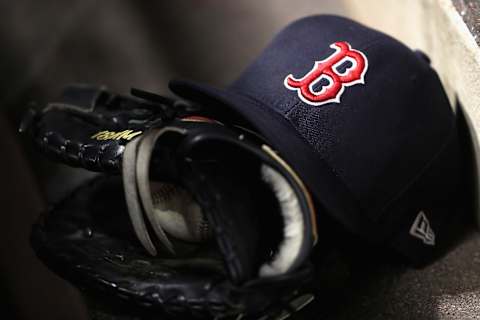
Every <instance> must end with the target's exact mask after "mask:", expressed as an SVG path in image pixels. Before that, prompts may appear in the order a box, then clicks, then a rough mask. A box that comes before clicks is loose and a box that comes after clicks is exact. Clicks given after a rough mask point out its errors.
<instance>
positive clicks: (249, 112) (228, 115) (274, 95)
mask: <svg viewBox="0 0 480 320" xmlns="http://www.w3.org/2000/svg"><path fill="white" fill-rule="evenodd" d="M170 88H171V90H172V91H173V92H174V93H176V94H177V95H179V96H181V97H183V98H185V99H188V100H191V101H194V102H196V103H198V104H201V105H203V106H204V108H205V109H206V112H207V114H209V115H210V116H214V117H216V118H217V119H220V120H223V121H227V122H237V121H238V119H242V120H243V123H244V124H247V125H248V126H250V127H251V128H252V129H254V130H256V131H257V132H259V133H260V134H261V135H263V136H264V137H265V138H266V140H267V141H268V142H269V143H270V144H271V146H273V147H274V148H275V149H276V150H277V151H278V152H279V153H280V154H281V155H282V156H283V157H284V158H285V159H286V160H287V161H288V162H289V163H290V165H291V166H292V167H293V168H294V169H296V171H297V173H298V174H299V175H300V177H301V178H302V179H303V181H304V182H305V184H306V185H307V186H308V188H309V189H310V191H311V193H312V195H313V197H314V199H315V201H316V203H317V204H318V206H319V207H320V208H319V210H318V212H319V214H323V213H326V214H328V215H330V216H331V217H333V218H335V220H336V221H338V222H340V223H341V224H342V225H343V226H344V227H346V229H348V230H349V231H350V232H352V233H353V234H355V235H359V236H362V237H364V238H365V239H367V240H369V241H372V242H373V243H376V244H381V245H385V246H388V247H390V248H394V249H396V250H397V251H398V252H400V253H401V254H403V255H404V256H406V257H407V258H410V259H411V260H412V262H417V263H423V262H428V261H429V260H431V258H432V257H435V256H436V253H437V252H438V249H437V248H438V247H439V243H441V242H442V239H443V238H444V234H445V232H446V228H448V227H447V226H446V223H445V219H446V218H448V216H451V215H452V214H453V213H454V212H455V208H456V206H457V204H458V200H457V197H456V194H457V189H458V185H459V175H460V152H459V146H458V138H457V130H456V121H455V114H454V112H453V111H452V108H451V106H450V104H449V101H448V99H447V96H446V94H445V92H444V90H443V88H442V85H441V83H440V80H439V78H438V76H437V74H436V72H435V71H434V70H433V69H432V68H431V66H430V64H429V61H428V58H427V57H426V56H425V55H424V54H422V53H421V52H418V51H412V50H411V49H409V48H407V47H406V46H405V45H403V44H402V43H400V42H398V41H397V40H395V39H393V38H391V37H389V36H387V35H385V34H383V33H381V32H379V31H376V30H373V29H371V28H368V27H366V26H363V25H361V24H359V23H356V22H354V21H352V20H349V19H346V18H342V17H337V16H327V15H321V16H312V17H307V18H303V19H301V20H298V21H296V22H294V23H292V24H290V25H289V26H287V27H286V28H285V29H283V30H282V31H281V32H280V33H279V34H278V35H277V36H276V37H275V38H274V39H273V41H272V42H271V44H270V45H269V46H268V47H267V48H266V49H265V50H264V51H263V52H262V53H261V55H260V56H259V57H258V58H257V59H256V60H255V61H254V62H253V63H252V64H251V65H250V66H248V67H247V68H246V70H245V71H244V72H243V73H242V74H241V75H240V77H239V78H238V79H237V80H236V81H235V82H233V83H232V84H231V85H230V86H228V87H226V88H221V89H220V88H214V87H211V86H208V85H204V84H198V83H195V82H191V81H172V82H171V83H170ZM321 230H322V226H321V225H320V226H319V232H321Z"/></svg>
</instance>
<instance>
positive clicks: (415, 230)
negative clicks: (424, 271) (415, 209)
mask: <svg viewBox="0 0 480 320" xmlns="http://www.w3.org/2000/svg"><path fill="white" fill-rule="evenodd" d="M410 234H411V235H412V236H414V237H416V238H419V239H421V240H422V241H423V243H425V244H428V245H431V246H434V245H435V233H434V232H433V230H432V228H430V222H429V221H428V219H427V216H426V215H425V213H424V212H423V211H420V212H419V213H418V215H417V217H416V218H415V221H414V222H413V224H412V227H411V228H410Z"/></svg>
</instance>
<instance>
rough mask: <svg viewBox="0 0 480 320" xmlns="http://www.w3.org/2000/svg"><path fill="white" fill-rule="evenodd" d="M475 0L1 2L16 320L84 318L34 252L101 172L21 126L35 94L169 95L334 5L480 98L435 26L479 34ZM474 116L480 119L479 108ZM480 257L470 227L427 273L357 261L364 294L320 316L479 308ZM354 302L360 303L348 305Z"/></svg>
mask: <svg viewBox="0 0 480 320" xmlns="http://www.w3.org/2000/svg"><path fill="white" fill-rule="evenodd" d="M453 5H455V6H456V8H457V9H458V11H459V13H457V11H455V12H454V13H452V12H450V13H444V10H445V8H447V9H451V10H455V9H454V8H455V7H454V6H453ZM475 9H478V1H454V3H453V4H452V2H451V1H450V0H406V1H394V0H388V1H383V0H366V1H360V0H357V1H354V0H351V1H349V0H344V1H334V0H315V1H314V0H297V1H288V0H263V1H256V0H242V1H221V0H196V1H195V0H176V1H162V0H158V1H121V0H103V1H94V0H72V1H65V0H43V1H34V0H16V1H7V0H0V43H1V46H0V75H1V77H0V155H1V157H0V178H1V184H0V204H1V207H0V208H1V209H0V211H1V213H2V220H1V221H0V314H3V315H6V316H5V317H3V316H2V317H3V318H5V319H86V311H85V308H84V306H83V303H82V300H81V298H80V295H79V294H78V292H77V291H76V290H75V289H74V288H72V287H71V286H70V285H69V284H67V283H66V282H64V281H62V280H61V279H59V278H58V277H56V276H55V275H54V274H52V273H50V272H49V271H48V270H47V269H46V268H45V267H44V266H43V265H42V264H41V262H40V261H39V260H37V259H36V257H35V255H34V253H33V252H32V250H31V249H30V246H29V244H28V236H29V232H30V227H31V224H32V223H33V222H34V221H35V219H36V218H37V217H38V215H39V213H40V212H41V211H42V210H45V209H46V208H47V207H48V206H49V204H50V203H54V202H55V201H58V200H59V199H61V198H62V197H64V196H65V195H66V194H67V193H68V192H69V191H70V190H72V188H73V187H75V186H76V185H78V184H79V183H80V182H81V181H83V180H85V179H88V178H89V176H90V175H91V174H89V173H87V172H85V171H82V170H80V169H75V170H74V169H69V168H67V167H64V166H60V165H53V164H51V163H49V162H48V161H47V160H46V159H44V158H43V157H41V156H38V155H36V154H35V152H34V150H32V148H31V146H30V145H29V144H28V141H24V138H23V137H21V136H20V135H19V134H17V128H18V124H19V121H20V119H21V116H22V114H23V112H24V111H25V110H26V108H27V106H28V104H29V102H30V101H32V100H34V101H37V102H39V103H43V102H47V101H49V100H51V99H52V98H53V97H55V96H56V95H58V94H59V92H60V90H61V88H62V87H63V86H64V85H65V84H68V83H94V84H104V85H107V86H108V87H109V88H110V89H112V90H113V91H116V92H119V93H127V92H128V90H129V89H130V87H138V88H143V89H146V90H149V91H153V92H158V93H160V94H168V91H167V83H168V80H170V79H172V78H190V79H195V80H198V81H204V82H208V83H210V84H214V85H218V86H222V85H225V84H227V83H229V82H230V81H232V80H233V79H234V78H235V77H236V76H237V75H238V74H239V73H240V72H241V71H242V69H243V68H244V67H245V66H246V65H247V64H248V62H249V61H251V60H252V59H253V58H254V57H255V56H256V55H257V54H258V53H259V52H260V51H261V50H262V48H263V47H264V46H265V45H266V44H267V43H268V41H269V40H270V39H271V38H272V36H273V35H274V34H275V33H276V32H277V31H278V30H280V29H281V28H282V27H284V26H285V25H286V24H288V23H289V22H291V21H293V20H295V19H297V18H300V17H304V16H307V15H311V14H318V13H334V14H340V15H344V16H350V17H352V18H354V19H357V20H360V21H362V22H364V23H366V24H368V25H370V26H374V27H377V28H379V29H381V30H383V31H385V32H388V33H390V34H393V35H394V36H396V37H399V38H400V39H402V40H403V41H405V42H406V43H407V44H408V45H410V46H412V47H420V48H422V49H424V50H425V51H426V52H427V54H429V55H430V56H432V58H433V63H434V65H435V66H438V68H439V72H440V74H441V76H442V80H443V81H444V84H445V85H446V87H447V89H448V90H449V95H450V97H451V99H452V101H453V100H455V99H457V98H459V99H460V100H461V102H462V103H463V104H464V105H467V106H471V105H474V106H480V104H477V102H478V100H475V99H476V98H475V97H476V95H472V94H470V93H469V92H470V91H469V90H472V91H474V90H476V88H471V87H469V86H465V88H466V89H460V90H458V89H457V88H458V87H461V88H463V84H462V82H461V81H464V80H463V78H461V77H462V76H463V73H462V75H461V76H460V75H458V74H457V73H456V71H455V70H453V69H452V70H453V71H452V70H450V69H449V67H448V66H447V64H446V63H445V60H444V59H445V57H446V56H448V54H446V53H445V52H447V53H448V52H449V54H452V52H455V50H457V47H454V46H453V45H452V47H448V48H444V46H443V44H444V43H445V42H446V41H447V40H448V39H449V38H448V37H447V38H446V39H447V40H445V39H444V37H445V35H444V34H448V33H444V31H443V29H438V26H439V25H442V26H445V28H450V25H449V24H448V23H449V22H448V21H450V20H448V19H447V20H446V19H445V18H444V16H443V15H444V14H446V15H447V16H448V17H450V16H449V15H450V14H455V15H458V17H459V20H458V21H457V20H455V21H456V22H455V23H457V24H461V23H463V22H462V18H461V17H462V16H465V17H466V18H468V19H469V20H468V19H467V20H468V21H467V22H469V24H468V27H470V30H473V31H474V32H476V31H475V27H476V23H475V21H476V20H475V17H478V15H477V16H475ZM462 10H465V12H464V13H463V14H462ZM472 14H473V18H472ZM432 17H433V18H432ZM452 19H456V18H452ZM461 28H464V27H463V26H462V27H461ZM449 30H450V29H449ZM452 30H453V29H452ZM455 30H456V29H455ZM465 30H468V29H467V27H465ZM448 32H450V31H448ZM440 33H441V35H440ZM442 37H443V38H442ZM455 45H457V44H455ZM458 45H459V46H462V45H463V42H461V43H460V44H458ZM458 52H461V50H460V49H458ZM465 59H467V61H466V62H465V63H468V56H467V57H466V58H465ZM473 71H475V70H473ZM473 71H472V72H473ZM459 73H460V72H459ZM476 92H478V91H476ZM462 99H463V100H462ZM472 99H473V101H472ZM476 108H478V107H476ZM475 110H476V109H475ZM475 110H474V111H475ZM469 114H472V113H469V112H467V116H466V117H467V118H469ZM477 114H480V113H479V112H477ZM468 121H470V122H472V123H475V118H472V119H471V120H468V119H467V122H468ZM479 266H480V240H479V238H478V236H477V235H476V234H474V233H470V232H469V233H468V234H466V235H465V239H464V241H463V242H462V243H461V245H459V246H458V247H456V248H454V250H452V252H451V253H449V254H448V255H447V256H446V257H444V258H443V259H442V260H441V261H439V262H438V263H435V264H434V265H432V266H430V267H428V268H426V269H422V270H402V271H401V272H397V271H398V270H395V272H391V270H390V269H389V270H386V269H382V268H381V267H380V268H379V267H378V266H375V268H374V269H373V270H375V272H377V271H379V272H384V273H385V277H381V279H382V281H378V282H377V283H375V284H372V283H369V282H368V280H369V279H370V278H369V277H368V275H370V274H371V273H372V266H356V267H357V269H356V270H355V271H354V270H351V271H349V272H347V274H349V275H350V276H351V277H352V278H355V277H357V278H360V280H359V281H357V282H355V285H356V286H355V287H352V288H351V289H352V292H353V293H355V294H357V293H358V295H355V296H353V294H352V293H350V294H349V293H345V292H343V291H342V293H340V294H339V300H340V302H337V303H339V304H338V306H330V309H329V308H326V309H325V308H322V310H323V311H319V312H317V313H316V314H317V315H319V316H320V315H322V317H323V318H325V319H353V318H357V319H358V318H362V319H363V318H365V319H367V318H368V319H411V318H416V319H470V318H471V319H474V318H478V317H480V298H479V297H480V279H479V278H480V271H479V270H480V268H479ZM387 269H388V268H387ZM365 275H367V276H365ZM348 284H350V282H343V283H342V285H348ZM343 289H345V288H343ZM344 291H345V290H344ZM339 292H340V291H339ZM337 293H338V292H336V294H337ZM344 303H350V305H351V308H346V309H345V308H342V307H340V306H341V305H343V304H344Z"/></svg>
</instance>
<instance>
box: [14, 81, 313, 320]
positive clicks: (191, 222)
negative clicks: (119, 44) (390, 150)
mask: <svg viewBox="0 0 480 320" xmlns="http://www.w3.org/2000/svg"><path fill="white" fill-rule="evenodd" d="M134 93H135V94H136V95H137V96H140V98H138V97H137V98H133V97H121V96H118V95H114V94H112V93H110V92H108V91H107V90H105V89H95V88H88V87H71V88H69V89H67V90H66V94H65V95H64V97H63V98H62V99H61V101H60V102H59V103H54V104H49V105H48V106H47V107H46V108H45V109H43V110H41V111H37V112H31V113H30V115H29V116H27V118H26V120H25V122H24V125H23V127H22V129H23V130H24V131H28V132H29V133H30V134H31V136H32V138H33V141H34V142H35V143H36V144H37V145H38V146H39V147H40V150H42V151H43V152H44V153H46V154H48V155H49V156H53V159H54V160H57V161H61V162H65V163H67V164H70V165H73V166H81V167H84V168H87V169H90V170H95V171H101V172H103V171H108V172H110V173H117V175H115V174H114V175H111V174H109V175H106V174H105V175H100V176H99V177H98V178H96V179H95V180H93V181H91V182H89V183H88V184H87V185H85V186H82V187H80V188H78V189H77V190H76V191H75V192H74V193H73V194H72V195H71V196H70V197H68V198H67V199H65V200H64V201H62V202H61V203H60V204H58V205H57V206H55V207H54V208H53V209H52V210H50V211H49V212H48V213H47V214H45V215H44V216H43V217H42V220H41V221H40V222H39V223H38V224H37V225H36V226H35V227H34V230H33V233H32V245H33V247H34V249H35V250H36V252H37V254H38V255H39V257H40V258H41V259H42V260H43V261H44V262H45V263H46V264H47V265H48V266H49V267H50V268H52V269H53V270H54V271H56V272H57V273H59V274H60V275H61V276H63V277H65V278H66V279H67V280H69V281H71V282H73V283H75V284H76V285H77V286H79V287H81V288H83V289H84V290H87V291H89V292H93V293H98V292H106V293H107V294H108V295H109V296H110V297H111V298H112V299H117V300H119V301H124V303H126V304H128V305H130V306H131V307H132V308H137V309H147V310H149V311H148V312H154V313H167V314H174V315H182V316H187V315H188V316H195V317H212V318H232V319H238V318H261V317H263V318H262V319H284V318H286V317H288V315H290V314H291V313H293V312H295V311H296V310H298V309H300V308H302V307H303V306H304V305H306V304H307V303H308V302H310V301H311V300H312V298H313V296H312V295H311V294H310V289H311V288H310V286H311V285H310V284H311V281H312V277H313V268H312V265H311V263H310V262H309V256H310V253H311V250H312V247H313V246H314V244H315V242H316V239H317V235H316V222H315V209H314V206H313V203H312V199H311V197H310V195H309V192H308V190H307V189H306V187H305V185H304V184H303V182H302V181H301V180H300V178H299V177H298V175H297V174H296V173H295V171H294V170H293V169H292V168H291V167H290V166H289V164H288V163H286V162H285V161H284V160H283V159H282V158H281V157H280V156H279V155H278V154H277V153H276V152H275V150H272V149H271V148H270V147H269V146H268V143H266V142H265V141H263V139H262V138H261V137H259V136H257V135H256V134H254V133H252V132H251V131H248V130H246V129H243V128H241V127H237V126H234V125H232V124H222V123H219V122H217V121H215V120H211V119H207V118H204V117H201V116H198V114H199V113H198V112H199V111H198V110H197V109H196V108H194V107H192V106H189V105H187V104H181V103H176V102H174V101H173V100H169V99H166V98H163V97H160V96H156V95H153V94H149V93H146V92H143V91H134Z"/></svg>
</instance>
